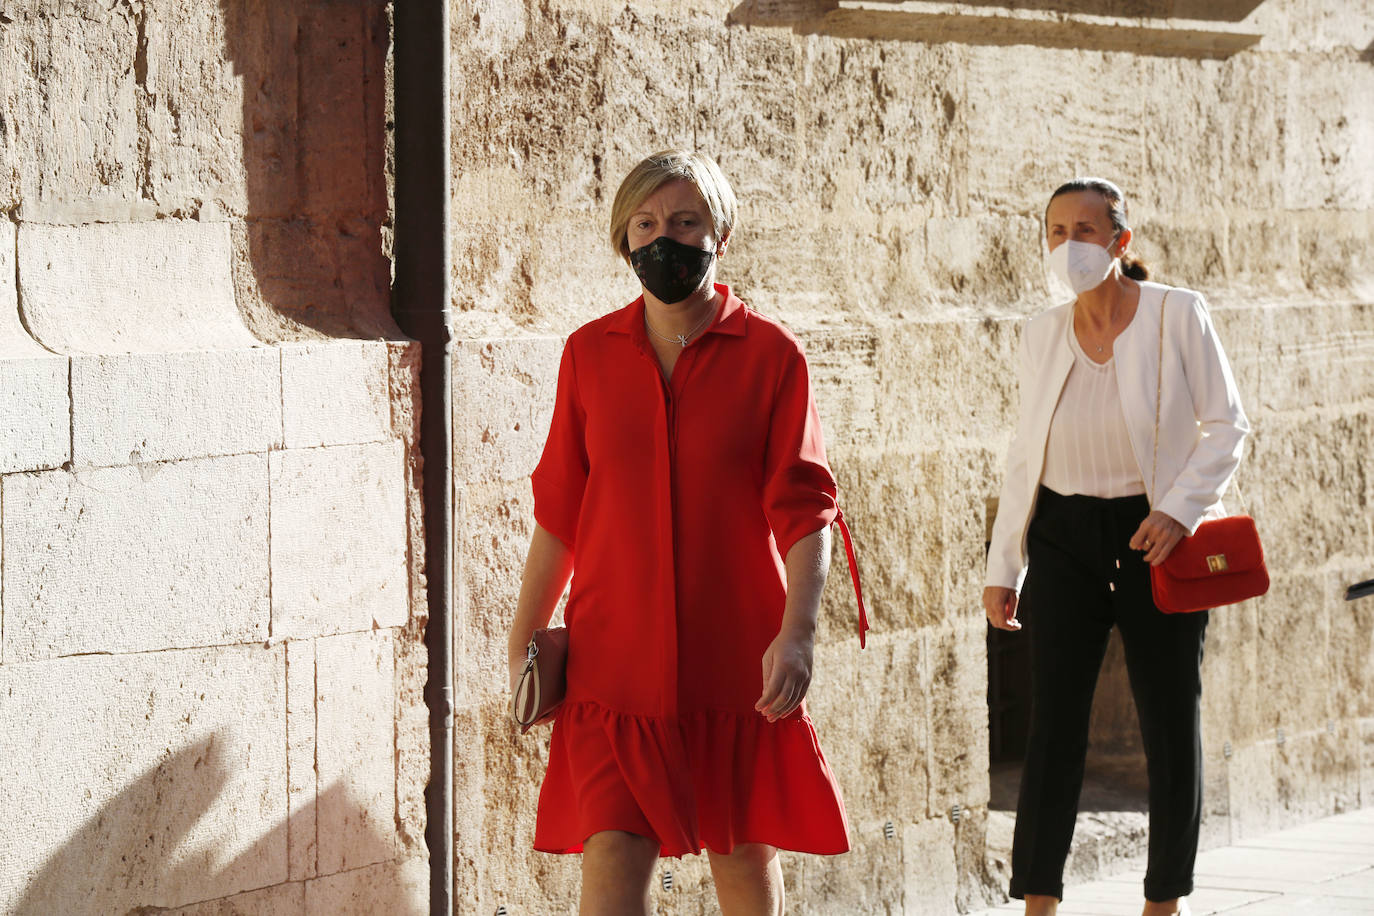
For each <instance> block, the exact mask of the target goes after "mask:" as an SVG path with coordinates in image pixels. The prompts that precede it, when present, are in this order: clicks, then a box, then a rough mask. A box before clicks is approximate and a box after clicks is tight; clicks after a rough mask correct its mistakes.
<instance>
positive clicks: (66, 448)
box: [0, 339, 71, 474]
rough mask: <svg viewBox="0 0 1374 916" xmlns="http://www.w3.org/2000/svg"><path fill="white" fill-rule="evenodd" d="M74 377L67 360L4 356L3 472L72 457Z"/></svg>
mask: <svg viewBox="0 0 1374 916" xmlns="http://www.w3.org/2000/svg"><path fill="white" fill-rule="evenodd" d="M4 346H5V344H4V341H3V339H0V349H3V348H4ZM34 349H35V350H38V351H39V352H40V353H41V352H42V351H41V348H40V347H38V345H37V344H34ZM69 376H70V369H69V366H68V362H67V360H66V359H64V358H62V357H58V356H52V355H30V356H8V355H3V354H0V474H4V473H9V472H11V471H39V470H44V469H46V468H55V467H58V466H60V465H61V464H63V463H64V462H66V461H67V460H69V459H70V458H71V407H70V400H69V398H70V394H69V385H70V381H69Z"/></svg>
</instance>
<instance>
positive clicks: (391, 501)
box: [270, 442, 410, 639]
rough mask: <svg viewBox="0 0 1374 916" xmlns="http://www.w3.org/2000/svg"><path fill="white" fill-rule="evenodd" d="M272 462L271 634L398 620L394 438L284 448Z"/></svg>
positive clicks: (401, 535) (403, 580)
mask: <svg viewBox="0 0 1374 916" xmlns="http://www.w3.org/2000/svg"><path fill="white" fill-rule="evenodd" d="M270 461H271V477H272V635H273V637H274V638H292V639H299V638H304V637H308V636H315V635H321V634H326V633H341V632H347V631H350V630H368V629H371V628H373V627H374V626H376V627H394V626H400V625H402V624H404V623H405V621H406V618H407V615H408V614H409V612H410V605H409V602H410V595H409V588H408V583H407V573H406V557H407V553H406V521H405V495H404V491H403V486H404V483H405V479H404V477H403V474H404V471H405V469H404V466H403V465H402V462H401V447H400V443H398V442H383V443H373V444H365V445H341V446H335V447H332V448H324V449H301V450H287V451H282V452H274V453H272V455H271V459H270Z"/></svg>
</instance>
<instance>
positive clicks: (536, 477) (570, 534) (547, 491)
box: [530, 340, 589, 548]
mask: <svg viewBox="0 0 1374 916" xmlns="http://www.w3.org/2000/svg"><path fill="white" fill-rule="evenodd" d="M586 421H587V414H586V411H585V410H584V409H583V407H582V399H581V397H580V396H579V393H578V390H577V368H576V365H575V364H574V361H573V344H572V341H571V340H569V341H568V342H567V344H566V345H564V347H563V359H562V361H561V362H560V363H559V366H558V393H557V395H556V397H555V399H554V405H553V422H552V423H551V424H550V426H549V438H548V440H547V441H546V442H545V443H544V454H543V455H542V456H541V457H540V459H539V464H538V466H537V467H535V469H534V473H533V474H532V475H531V477H530V480H531V483H532V484H533V485H534V520H535V521H536V522H538V523H539V526H540V527H541V528H543V529H544V530H545V531H547V532H549V533H550V534H552V535H553V536H554V537H556V538H558V539H559V540H560V541H562V542H563V543H564V544H566V545H567V546H568V547H569V548H572V546H573V543H574V541H576V539H577V518H578V515H579V514H580V512H581V510H582V494H583V492H584V491H585V490H586V488H587V470H588V467H589V465H588V462H587V443H586Z"/></svg>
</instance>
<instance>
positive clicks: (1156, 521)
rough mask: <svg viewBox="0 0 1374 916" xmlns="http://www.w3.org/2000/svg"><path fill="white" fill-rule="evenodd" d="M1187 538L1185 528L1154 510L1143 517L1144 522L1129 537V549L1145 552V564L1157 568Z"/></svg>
mask: <svg viewBox="0 0 1374 916" xmlns="http://www.w3.org/2000/svg"><path fill="white" fill-rule="evenodd" d="M1187 536H1188V529H1187V528H1184V527H1183V526H1182V525H1180V524H1179V523H1178V522H1177V521H1175V520H1174V519H1173V518H1172V517H1170V516H1168V515H1165V514H1164V513H1163V512H1160V511H1159V510H1158V509H1156V510H1154V511H1153V512H1151V513H1150V514H1149V515H1147V516H1145V521H1143V522H1141V523H1140V527H1139V528H1137V529H1136V530H1135V534H1133V535H1131V544H1130V547H1131V549H1132V550H1143V551H1145V557H1144V559H1145V562H1146V563H1149V564H1150V565H1151V566H1158V565H1159V564H1160V563H1163V562H1164V560H1165V558H1166V557H1168V556H1169V554H1170V553H1172V552H1173V549H1174V548H1175V547H1177V546H1178V542H1179V541H1181V540H1183V539H1184V538H1185V537H1187Z"/></svg>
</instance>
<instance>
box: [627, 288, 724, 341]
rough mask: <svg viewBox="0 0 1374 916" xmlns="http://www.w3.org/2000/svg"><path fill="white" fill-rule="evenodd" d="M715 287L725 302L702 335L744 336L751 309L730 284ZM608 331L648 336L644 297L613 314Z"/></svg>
mask: <svg viewBox="0 0 1374 916" xmlns="http://www.w3.org/2000/svg"><path fill="white" fill-rule="evenodd" d="M715 289H716V292H718V293H720V294H721V295H722V296H724V297H725V304H724V305H723V306H721V309H720V314H719V315H717V316H716V320H715V321H713V322H712V323H711V326H710V327H708V328H707V329H706V330H705V331H703V332H702V333H701V337H705V336H706V335H707V334H730V335H732V336H734V337H743V336H744V334H745V325H746V324H747V322H748V317H749V309H747V308H746V307H745V305H744V303H743V302H741V301H740V298H739V297H738V296H736V295H735V294H734V293H732V292H731V291H730V287H729V286H728V285H726V284H724V283H717V284H715ZM606 333H607V334H628V335H630V336H631V337H639V336H646V337H647V335H646V334H645V332H644V297H643V296H640V297H639V298H638V299H636V300H635V301H634V302H631V303H630V304H629V305H627V306H625V307H624V308H623V309H620V310H619V311H617V312H615V313H614V314H612V315H611V320H610V321H608V322H606ZM701 337H698V338H697V340H700V339H701Z"/></svg>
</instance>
